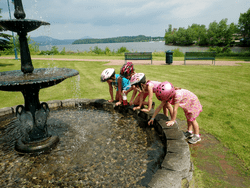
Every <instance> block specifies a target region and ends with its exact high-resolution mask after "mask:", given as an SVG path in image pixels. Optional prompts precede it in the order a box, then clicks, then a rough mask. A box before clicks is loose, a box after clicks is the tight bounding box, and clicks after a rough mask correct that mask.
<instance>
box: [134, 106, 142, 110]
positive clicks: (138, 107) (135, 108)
mask: <svg viewBox="0 0 250 188" xmlns="http://www.w3.org/2000/svg"><path fill="white" fill-rule="evenodd" d="M140 108H141V107H140V106H137V107H134V108H133V110H138V109H140Z"/></svg>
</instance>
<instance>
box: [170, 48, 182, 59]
mask: <svg viewBox="0 0 250 188" xmlns="http://www.w3.org/2000/svg"><path fill="white" fill-rule="evenodd" d="M172 51H173V52H174V53H173V56H174V57H184V53H183V52H181V51H180V49H179V48H176V49H174V50H172Z"/></svg>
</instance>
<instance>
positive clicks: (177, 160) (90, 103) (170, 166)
mask: <svg viewBox="0 0 250 188" xmlns="http://www.w3.org/2000/svg"><path fill="white" fill-rule="evenodd" d="M47 103H48V106H49V108H50V109H54V108H61V107H68V108H70V107H72V108H75V107H78V108H89V107H94V108H97V109H98V108H102V109H104V110H106V111H111V112H112V111H118V112H120V113H127V114H130V115H133V116H134V118H136V119H138V118H140V119H143V120H144V123H147V122H148V120H149V119H150V118H151V117H152V115H153V113H154V110H153V109H152V110H151V111H150V112H149V113H146V112H141V111H140V110H136V111H133V106H131V107H124V106H118V107H117V106H115V103H109V102H107V100H104V99H66V100H62V101H60V100H53V101H48V102H47ZM15 109H16V106H13V107H6V108H2V109H0V116H5V115H11V114H13V113H15ZM166 121H169V119H168V117H166V116H165V115H164V114H158V115H157V116H156V117H155V121H154V124H153V127H154V128H155V130H156V131H157V132H158V134H159V135H160V136H161V138H163V142H165V146H166V155H165V158H164V159H163V160H162V164H161V168H160V169H158V170H157V172H156V173H155V174H154V175H153V177H152V179H151V181H150V183H149V184H148V187H149V188H166V187H167V188H181V187H189V182H190V181H191V180H192V176H193V164H192V162H191V161H190V150H189V146H188V143H187V142H186V141H185V137H184V135H183V132H182V131H181V130H179V127H178V124H177V123H175V124H174V125H173V126H172V127H167V126H166Z"/></svg>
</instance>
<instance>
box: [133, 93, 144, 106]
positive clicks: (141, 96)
mask: <svg viewBox="0 0 250 188" xmlns="http://www.w3.org/2000/svg"><path fill="white" fill-rule="evenodd" d="M143 96H144V92H140V98H139V106H137V107H134V108H133V110H137V109H141V106H142V101H143Z"/></svg>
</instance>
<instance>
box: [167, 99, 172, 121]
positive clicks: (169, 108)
mask: <svg viewBox="0 0 250 188" xmlns="http://www.w3.org/2000/svg"><path fill="white" fill-rule="evenodd" d="M167 109H168V111H169V113H170V117H171V118H172V117H173V107H172V105H171V104H170V103H169V102H167Z"/></svg>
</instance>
